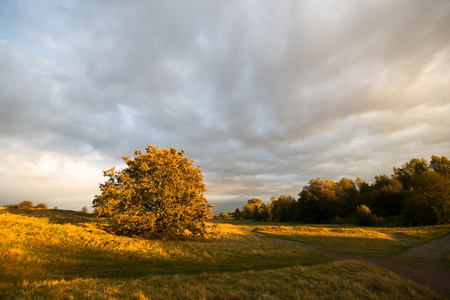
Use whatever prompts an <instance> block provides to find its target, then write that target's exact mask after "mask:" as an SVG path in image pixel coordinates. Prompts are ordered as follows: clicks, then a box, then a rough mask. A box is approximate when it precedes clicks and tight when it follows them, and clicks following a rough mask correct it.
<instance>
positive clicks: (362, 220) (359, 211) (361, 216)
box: [354, 205, 374, 226]
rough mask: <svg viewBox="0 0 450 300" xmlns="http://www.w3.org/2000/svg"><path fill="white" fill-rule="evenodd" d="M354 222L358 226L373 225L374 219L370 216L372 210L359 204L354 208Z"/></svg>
mask: <svg viewBox="0 0 450 300" xmlns="http://www.w3.org/2000/svg"><path fill="white" fill-rule="evenodd" d="M354 218H355V220H356V224H358V225H359V226H372V225H374V222H373V221H374V220H373V218H372V211H371V210H370V208H369V207H367V206H366V205H360V206H358V207H357V208H356V212H355V214H354Z"/></svg>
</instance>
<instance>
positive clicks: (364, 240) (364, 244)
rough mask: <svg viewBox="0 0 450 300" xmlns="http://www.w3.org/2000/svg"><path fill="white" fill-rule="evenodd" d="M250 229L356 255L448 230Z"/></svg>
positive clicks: (390, 249) (395, 248)
mask: <svg viewBox="0 0 450 300" xmlns="http://www.w3.org/2000/svg"><path fill="white" fill-rule="evenodd" d="M253 232H255V233H258V234H263V235H265V236H270V237H275V238H280V239H286V240H292V241H298V242H302V243H305V244H310V245H315V246H320V247H322V248H325V249H328V250H331V251H336V252H341V253H345V254H350V255H356V256H371V257H384V256H390V255H394V254H398V253H401V252H403V251H405V250H407V249H408V248H410V247H413V246H415V245H419V244H423V243H426V242H428V241H430V240H433V239H436V238H440V237H443V236H445V235H446V234H449V233H450V225H441V226H426V227H409V228H406V227H391V228H385V227H379V228H377V227H366V228H362V227H342V226H333V225H327V226H323V225H321V226H273V225H272V226H271V225H269V226H255V227H254V228H253Z"/></svg>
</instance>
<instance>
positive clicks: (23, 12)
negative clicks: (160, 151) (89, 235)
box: [0, 0, 450, 212]
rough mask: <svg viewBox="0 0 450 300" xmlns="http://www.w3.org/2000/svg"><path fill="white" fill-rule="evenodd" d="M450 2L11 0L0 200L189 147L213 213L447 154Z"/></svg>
mask: <svg viewBox="0 0 450 300" xmlns="http://www.w3.org/2000/svg"><path fill="white" fill-rule="evenodd" d="M449 28H450V1H447V0H442V1H439V0H433V1H423V0H420V1H415V0H404V1H402V0H396V1H391V0H387V1H380V0H376V1H360V0H355V1H350V0H349V1H315V0H312V1H241V0H239V1H228V0H223V1H132V2H129V1H102V0H98V1H88V0H86V1H84V0H73V1H70V0H68V1H62V0H55V1H50V0H49V1H45V0H42V1H40V0H38V1H31V0H30V1H13V0H3V1H0V156H1V160H0V205H4V204H10V203H19V202H20V201H22V200H32V201H33V202H34V203H35V204H36V203H39V202H47V203H48V205H49V207H54V206H57V207H58V208H65V209H74V210H80V209H81V208H82V207H83V206H88V207H90V206H91V204H92V199H93V197H94V195H96V194H98V193H99V189H98V185H99V183H101V182H103V181H104V178H103V177H102V170H104V169H109V168H111V167H113V166H116V167H119V168H121V167H123V163H122V162H121V157H122V155H129V156H132V153H133V151H134V150H137V149H144V148H145V147H146V145H147V144H152V145H155V146H156V145H157V146H159V147H162V148H164V147H171V146H174V147H176V148H178V149H184V150H185V151H186V155H187V156H188V157H191V158H195V164H196V165H197V164H199V165H200V166H201V168H202V172H203V174H204V176H205V178H204V181H205V183H206V187H207V189H208V192H207V194H206V196H207V198H208V199H209V202H210V203H212V204H216V207H217V208H218V209H217V210H216V212H217V211H218V210H221V209H225V208H226V209H232V210H234V208H236V207H242V206H243V205H244V204H245V202H246V201H247V199H250V198H252V197H258V198H261V199H263V200H264V201H265V202H267V201H268V200H269V199H270V197H271V196H279V195H280V194H284V195H293V196H297V194H298V193H299V192H300V191H301V189H302V187H303V186H304V185H305V184H307V183H308V181H309V180H310V179H311V178H316V177H322V178H327V179H333V180H339V179H340V178H342V177H347V178H355V177H357V176H358V177H361V178H362V179H364V180H366V181H368V182H373V177H374V176H375V175H378V174H392V167H393V166H400V165H401V164H403V163H404V162H405V161H408V160H409V159H411V158H413V157H419V158H421V157H424V158H426V159H427V160H430V158H431V155H432V154H435V155H439V156H447V157H449V156H450V153H449V150H450V118H449V115H450V31H449Z"/></svg>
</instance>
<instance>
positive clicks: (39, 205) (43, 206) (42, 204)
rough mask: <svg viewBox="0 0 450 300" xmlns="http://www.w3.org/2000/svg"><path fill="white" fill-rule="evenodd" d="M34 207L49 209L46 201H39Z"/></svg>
mask: <svg viewBox="0 0 450 300" xmlns="http://www.w3.org/2000/svg"><path fill="white" fill-rule="evenodd" d="M34 208H40V209H48V207H47V204H45V203H39V204H38V205H36V206H35V207H34Z"/></svg>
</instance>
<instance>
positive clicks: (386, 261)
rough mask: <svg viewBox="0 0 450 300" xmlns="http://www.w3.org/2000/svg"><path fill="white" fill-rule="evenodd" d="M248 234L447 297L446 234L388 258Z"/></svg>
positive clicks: (449, 241)
mask: <svg viewBox="0 0 450 300" xmlns="http://www.w3.org/2000/svg"><path fill="white" fill-rule="evenodd" d="M252 235H253V236H254V237H257V238H260V239H264V240H267V241H271V242H275V243H284V244H290V245H297V246H301V247H304V248H306V249H308V250H311V251H314V252H318V253H320V254H323V255H326V256H329V257H333V258H337V259H349V260H357V261H364V262H368V263H372V264H375V265H378V266H380V267H383V268H385V269H388V270H390V271H392V272H395V273H397V274H399V275H400V276H403V277H405V278H408V279H411V280H412V281H414V282H416V283H418V284H420V285H423V286H426V287H427V288H429V289H431V290H434V291H436V292H438V293H440V294H442V295H444V296H446V297H448V298H450V269H449V268H447V267H446V266H444V265H443V264H442V262H441V259H442V257H443V256H444V255H446V254H447V253H449V252H450V234H448V235H446V236H445V237H443V238H440V239H437V240H433V241H431V242H428V243H426V244H423V245H419V246H415V247H413V248H411V249H409V250H408V251H406V252H403V253H400V254H398V255H395V256H393V257H389V258H375V257H357V256H351V255H347V254H343V253H338V252H333V251H329V250H326V249H323V248H321V247H317V246H311V245H307V244H304V243H301V242H294V241H288V240H283V239H277V238H272V237H266V236H263V235H259V234H255V233H253V232H252Z"/></svg>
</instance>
